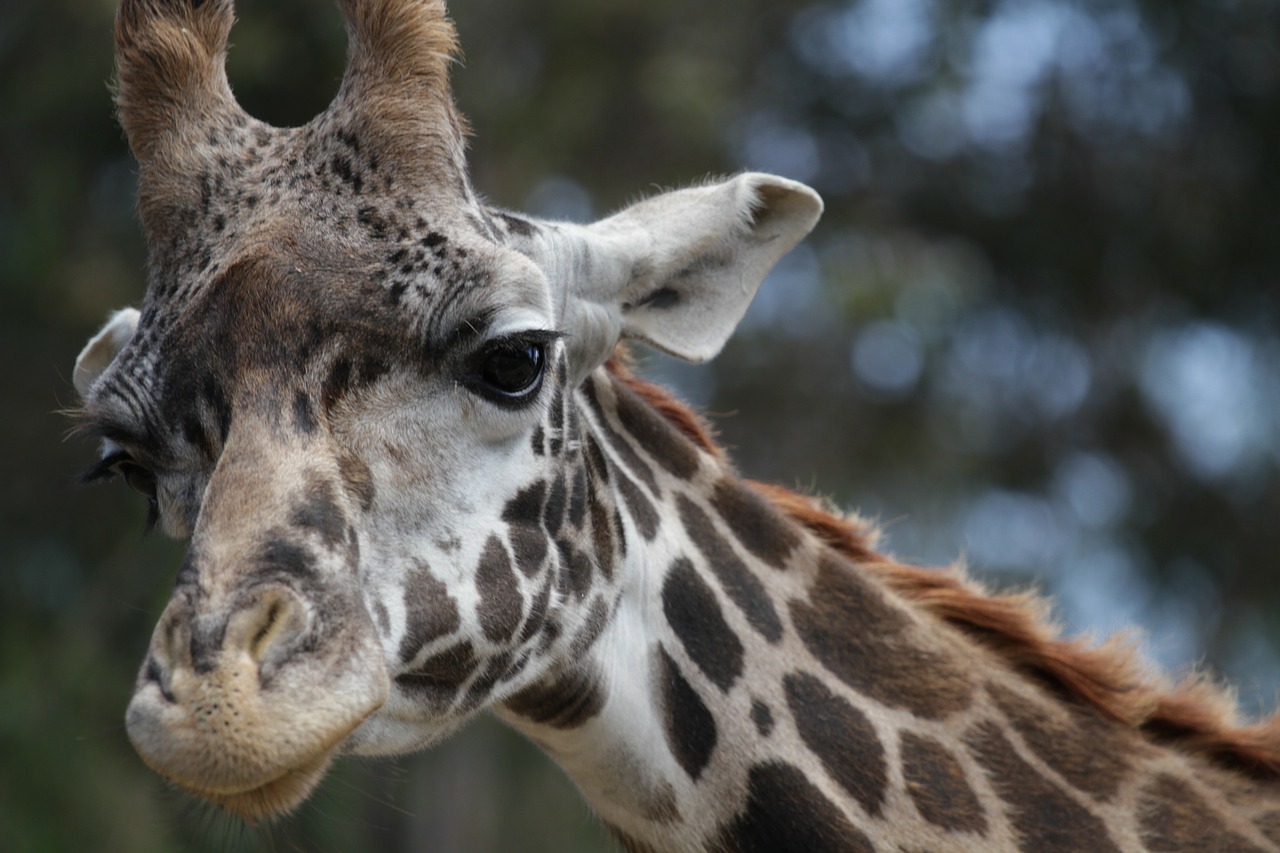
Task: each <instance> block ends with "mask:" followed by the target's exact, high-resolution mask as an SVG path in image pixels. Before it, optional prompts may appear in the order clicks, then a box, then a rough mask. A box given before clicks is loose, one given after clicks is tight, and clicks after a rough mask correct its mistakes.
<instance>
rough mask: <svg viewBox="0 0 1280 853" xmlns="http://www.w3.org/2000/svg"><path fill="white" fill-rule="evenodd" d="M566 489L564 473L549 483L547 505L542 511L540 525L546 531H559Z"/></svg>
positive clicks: (562, 520) (562, 519)
mask: <svg viewBox="0 0 1280 853" xmlns="http://www.w3.org/2000/svg"><path fill="white" fill-rule="evenodd" d="M567 489H568V487H567V486H566V484H565V479H564V473H563V472H561V473H560V474H557V475H556V478H555V480H554V481H553V482H552V483H551V489H550V490H549V491H548V492H547V505H546V507H545V508H544V509H543V515H542V523H543V525H545V526H546V528H547V530H549V531H551V532H552V533H555V532H556V531H558V530H559V529H560V525H561V524H562V523H563V522H564V506H565V500H566V499H567V497H568V495H567Z"/></svg>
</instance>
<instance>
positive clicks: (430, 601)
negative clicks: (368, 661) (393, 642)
mask: <svg viewBox="0 0 1280 853" xmlns="http://www.w3.org/2000/svg"><path fill="white" fill-rule="evenodd" d="M404 609H405V622H406V623H407V624H406V625H405V635H404V639H403V640H401V641H400V659H401V660H402V661H405V662H408V661H411V660H413V658H414V656H416V655H417V654H418V651H419V650H420V649H421V648H422V647H423V646H425V645H426V644H427V643H429V642H431V641H432V640H434V639H437V638H438V637H443V636H444V635H445V634H451V633H453V632H454V631H456V630H458V626H459V625H460V624H461V620H460V619H459V616H458V605H457V603H456V602H455V601H454V600H453V596H451V595H449V588H448V587H447V586H445V585H444V583H443V582H442V581H440V580H437V579H436V577H435V576H434V575H433V574H431V570H430V569H428V568H427V566H426V564H425V563H420V564H419V565H418V568H417V571H415V572H413V573H412V574H411V575H410V577H409V579H408V582H407V583H406V584H405V586H404Z"/></svg>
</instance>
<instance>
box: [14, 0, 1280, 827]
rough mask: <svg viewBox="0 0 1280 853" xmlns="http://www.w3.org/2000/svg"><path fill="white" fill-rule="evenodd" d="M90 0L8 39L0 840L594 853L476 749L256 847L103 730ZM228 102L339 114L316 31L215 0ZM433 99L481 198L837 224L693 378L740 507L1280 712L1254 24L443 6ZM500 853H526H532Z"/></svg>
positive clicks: (1203, 6) (794, 260)
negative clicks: (446, 59)
mask: <svg viewBox="0 0 1280 853" xmlns="http://www.w3.org/2000/svg"><path fill="white" fill-rule="evenodd" d="M114 6H115V2H114V0H92V2H84V0H79V2H74V3H73V2H70V0H45V2H43V3H36V2H34V0H18V2H10V3H7V4H2V5H0V104H2V108H3V113H2V114H3V116H4V118H3V121H0V300H2V301H0V308H2V309H3V310H0V327H2V334H0V353H3V355H4V356H5V363H6V364H7V365H9V366H10V367H9V370H8V372H7V374H6V380H5V388H6V392H7V394H6V396H7V398H8V403H7V405H6V407H5V411H6V415H5V417H4V418H0V446H3V447H4V448H5V451H4V456H3V466H4V467H3V475H4V476H3V477H0V555H3V561H2V565H3V569H4V571H3V573H0V586H2V589H0V639H2V641H3V642H2V644H0V655H3V663H4V666H3V670H2V676H0V751H2V752H3V754H4V755H5V762H4V770H3V772H0V838H3V839H4V846H5V849H14V850H18V851H25V850H33V851H44V850H70V849H77V850H79V849H107V850H156V851H161V850H188V849H190V850H205V849H244V850H252V849H272V848H283V849H319V850H361V849H386V850H397V849H406V850H407V849H434V850H441V851H448V850H467V851H482V850H490V849H501V839H510V838H513V837H518V838H520V839H522V844H525V847H524V849H529V850H534V849H545V850H557V851H568V850H605V849H612V847H611V844H610V842H608V841H607V839H605V838H604V835H603V833H602V832H601V831H600V830H599V829H598V828H597V827H596V825H595V824H594V822H593V821H592V820H591V819H590V818H589V817H588V816H587V814H586V810H585V807H583V806H582V805H581V804H579V803H578V802H576V801H575V798H574V793H573V792H572V790H571V786H570V785H569V783H568V782H567V781H566V780H564V779H563V777H561V776H560V775H559V773H558V772H557V771H555V770H554V768H552V767H551V766H550V763H549V762H546V761H545V760H543V759H541V758H540V757H539V756H538V755H537V754H536V750H535V749H534V748H533V747H531V746H530V745H528V744H526V743H524V742H523V741H521V740H520V739H518V738H516V737H515V736H513V735H511V734H509V733H506V732H505V731H504V730H501V729H500V728H499V727H497V726H495V725H492V724H488V723H485V724H481V725H477V726H474V727H472V728H471V729H470V730H469V731H468V732H467V733H464V735H463V736H461V738H460V739H458V740H456V741H453V742H450V743H449V744H445V745H444V746H442V747H440V748H438V749H436V750H433V751H431V752H429V753H427V754H426V755H423V756H418V757H413V758H409V759H405V760H402V761H400V762H398V763H395V764H390V763H379V764H364V763H355V762H349V763H347V764H345V765H344V766H343V767H342V768H341V770H340V772H339V773H338V774H336V776H335V777H334V778H333V779H331V780H330V781H329V782H328V783H326V785H325V787H324V788H323V789H322V791H321V794H320V796H319V797H318V798H317V799H316V800H315V801H313V803H312V804H310V805H308V806H307V807H305V808H304V809H303V810H302V812H301V813H300V814H299V815H298V816H297V817H296V818H293V819H291V820H290V821H287V822H285V823H284V824H282V825H280V826H278V827H275V828H270V829H267V830H258V831H250V830H247V829H244V828H242V827H237V826H236V825H235V824H234V823H233V822H231V821H229V820H226V819H220V818H217V817H210V816H208V815H207V814H206V813H204V812H202V811H201V810H200V809H198V808H195V809H193V807H192V806H190V805H189V804H188V803H187V801H186V800H185V799H183V798H181V797H179V796H178V795H171V794H169V793H167V792H166V790H165V788H164V786H163V784H162V783H160V782H159V781H158V780H157V779H156V778H155V777H154V775H153V774H151V773H150V772H149V771H147V770H146V769H145V768H143V767H142V765H141V763H140V762H139V761H138V760H137V759H136V758H135V757H134V756H133V753H132V751H131V749H130V748H129V745H128V743H127V740H126V738H125V737H124V732H123V726H122V725H121V721H120V717H121V713H122V710H123V708H124V704H125V701H126V697H127V694H128V690H129V685H130V683H131V681H132V678H133V673H134V668H135V667H136V665H137V658H138V655H139V652H140V650H141V649H143V648H144V646H145V643H146V638H147V636H148V633H149V632H150V630H151V627H152V625H153V623H154V619H155V616H156V614H157V613H158V611H159V609H160V607H161V606H162V604H163V601H164V598H165V596H166V593H167V587H168V585H169V584H170V583H171V580H172V576H173V573H174V571H175V570H176V567H177V565H178V563H179V560H180V555H181V546H180V544H175V543H168V542H164V541H160V540H146V541H144V542H141V543H140V542H139V540H138V533H137V531H138V530H140V528H141V517H142V508H141V507H139V506H136V505H135V504H134V503H133V502H131V501H129V500H128V498H127V497H126V496H125V495H124V493H123V490H115V489H111V488H110V487H108V488H104V489H77V488H75V487H74V486H73V481H74V474H75V471H76V470H77V469H78V468H79V467H82V466H84V465H85V464H87V463H88V462H89V461H90V459H91V457H92V453H93V449H92V448H90V447H88V446H86V445H85V443H84V442H82V441H79V440H75V441H69V442H64V441H63V440H62V439H63V436H64V435H65V434H66V432H67V429H68V426H69V422H68V421H67V420H66V419H65V418H62V417H61V416H60V415H59V414H58V413H57V411H56V410H57V409H59V408H60V407H65V406H69V405H72V404H73V402H74V400H73V395H72V392H71V390H70V387H69V381H68V376H69V373H70V364H71V361H72V359H73V358H74V356H75V353H76V352H77V351H78V348H79V346H80V344H81V343H82V342H83V340H84V339H85V338H86V337H87V335H88V334H90V333H91V332H92V330H93V329H94V327H95V326H96V325H97V323H99V322H100V321H101V319H102V317H103V316H104V315H105V313H106V311H107V310H108V309H110V308H112V307H115V306H117V305H121V304H126V303H129V302H135V301H136V300H137V299H138V298H139V297H140V295H141V288H142V286H143V281H144V271H143V254H142V248H141V242H140V237H139V235H138V232H137V228H136V224H135V223H134V221H133V201H132V195H133V189H134V173H133V165H132V161H131V160H130V158H129V156H128V153H127V150H126V149H125V146H124V143H123V141H122V139H121V136H120V133H119V131H118V129H117V127H116V126H115V124H114V123H113V121H112V118H111V108H110V102H109V96H108V92H107V85H106V83H107V81H108V80H109V78H110V74H111V53H110V52H111V35H110V32H111V17H112V14H113V12H114ZM239 11H240V14H241V17H242V22H241V24H240V25H239V26H238V27H237V29H236V31H235V33H234V34H233V45H234V46H233V50H232V54H231V59H230V63H229V73H230V76H231V80H232V84H233V87H234V88H235V90H236V91H237V94H238V96H239V97H240V99H241V100H242V102H243V103H244V104H245V106H246V107H247V108H248V109H249V110H250V111H251V112H253V113H254V114H256V115H258V116H259V117H261V118H263V119H265V120H267V121H271V122H273V123H276V124H297V123H301V122H304V121H306V120H307V119H308V118H309V117H310V116H311V115H313V114H314V113H315V112H317V111H319V110H320V109H321V108H323V106H324V104H325V103H327V101H328V99H329V98H330V97H331V96H332V94H333V92H334V91H335V90H336V88H337V82H338V80H339V79H340V76H341V70H342V64H343V56H342V53H343V41H342V32H341V27H340V24H339V18H338V16H337V13H336V11H335V10H334V9H333V8H331V7H330V5H328V4H325V3H320V4H318V5H317V3H316V2H315V0H306V2H303V0H276V2H272V3H264V2H258V0H242V2H241V3H240V5H239ZM453 13H454V15H455V17H456V20H457V22H458V25H459V29H460V31H461V36H462V42H463V45H464V47H465V49H466V51H467V57H466V61H465V63H464V64H462V65H461V66H460V67H459V68H458V69H457V72H456V88H457V93H458V98H459V101H460V104H461V107H462V109H463V111H464V112H466V113H467V114H468V115H469V116H470V117H471V119H472V122H473V125H474V127H475V131H476V135H475V140H474V148H473V155H472V162H473V169H474V173H475V178H476V181H477V183H478V185H479V186H480V188H481V189H482V190H483V191H484V192H486V193H487V194H488V195H489V196H490V197H491V198H492V199H493V200H494V201H495V202H497V203H500V204H503V205H508V206H512V207H518V208H526V209H529V210H531V211H532V212H535V213H541V214H544V215H551V216H559V217H564V218H571V219H577V218H586V217H589V216H595V215H601V214H604V213H606V212H608V211H609V210H610V209H612V208H614V207H616V206H618V205H620V204H621V203H623V202H624V201H625V200H627V199H628V198H631V197H633V196H634V195H635V194H637V193H639V192H643V191H645V190H647V189H648V188H650V187H652V186H654V185H676V184H681V183H686V182H688V181H690V180H696V179H697V178H699V177H700V176H702V175H705V174H708V173H716V172H728V171H732V170H735V169H738V168H746V167H749V168H762V169H767V170H772V171H778V172H780V173H783V174H786V175H789V176H791V177H794V178H797V179H800V180H804V181H807V182H809V183H811V184H812V185H814V186H815V187H816V188H817V189H818V190H819V191H820V192H822V194H823V195H824V197H825V198H826V200H827V203H828V211H827V215H826V218H825V219H824V221H823V223H822V224H821V225H820V227H819V230H818V231H817V232H816V233H815V235H814V236H813V238H812V239H811V240H810V241H809V242H808V243H807V244H806V245H805V246H803V247H802V248H801V249H799V250H797V251H796V252H795V253H793V254H792V255H791V256H790V257H789V258H788V259H787V260H786V261H785V262H784V263H783V264H782V265H781V266H780V268H779V269H778V270H777V272H776V273H775V275H773V276H772V277H771V280H770V281H769V282H767V283H766V285H765V288H764V289H763V291H762V293H761V295H760V297H759V299H758V300H757V303H756V304H755V305H754V306H753V308H752V310H751V313H750V314H749V315H748V317H747V318H746V321H745V322H744V324H743V328H742V329H741V331H740V333H739V335H738V336H737V337H736V338H735V339H734V340H733V341H732V342H731V344H730V346H729V348H728V350H727V351H726V352H725V354H724V355H723V356H722V357H721V358H720V359H719V360H717V361H716V362H714V363H713V364H712V365H710V366H705V367H699V368H690V367H687V366H683V365H677V364H673V363H670V362H669V361H665V360H662V359H656V358H655V359H653V360H651V361H650V362H649V367H650V369H651V371H652V372H653V373H655V374H656V375H659V376H661V377H664V378H666V379H667V380H668V381H670V382H672V383H674V384H676V385H677V386H678V387H679V388H680V389H681V390H682V391H683V392H684V393H685V395H686V396H688V397H689V398H690V399H691V400H693V401H694V402H695V403H697V404H698V405H699V406H701V407H703V408H705V409H707V410H709V411H711V412H713V413H721V414H722V416H720V417H718V418H717V423H718V425H719V428H720V430H721V435H722V438H723V439H724V441H725V443H726V444H728V445H729V446H730V447H731V448H732V449H733V450H734V452H735V455H736V457H737V459H738V460H739V462H740V464H741V467H742V469H743V471H744V472H745V473H746V474H748V475H751V476H756V477H760V478H763V479H772V480H779V481H782V482H784V483H787V484H799V485H800V486H801V487H803V488H806V489H810V490H816V491H818V492H821V493H825V494H829V495H831V496H832V497H833V498H835V499H836V500H837V501H838V502H839V503H840V504H842V505H845V506H849V507H855V506H856V507H861V508H862V509H863V510H864V511H866V512H868V513H870V514H872V515H874V516H876V517H879V518H881V519H883V520H884V521H885V523H886V528H887V540H888V544H889V546H890V547H891V548H892V549H894V550H895V551H897V552H898V553H900V554H902V555H903V556H904V557H907V558H912V559H918V560H923V561H930V562H938V563H943V562H949V561H951V560H954V559H955V558H957V556H960V555H962V554H963V555H966V556H967V558H968V559H969V561H970V562H971V563H972V564H973V565H974V568H975V572H977V573H979V574H981V575H982V576H984V577H988V578H992V579H993V580H994V581H998V582H1000V583H1015V584H1025V583H1028V582H1031V581H1033V580H1035V581H1036V582H1037V583H1039V584H1040V585H1041V586H1043V587H1044V588H1045V589H1046V590H1048V591H1050V592H1052V593H1054V594H1055V595H1056V597H1057V599H1058V603H1059V613H1060V615H1061V617H1062V618H1063V619H1064V620H1065V621H1066V622H1067V624H1068V625H1069V626H1070V627H1071V628H1072V629H1073V630H1093V631H1097V632H1107V631H1110V630H1112V629H1115V628H1117V627H1120V626H1123V625H1130V624H1133V625H1141V626H1144V627H1145V628H1146V629H1147V630H1148V631H1149V646H1150V648H1151V651H1152V653H1153V654H1154V655H1155V656H1156V657H1157V659H1159V660H1160V661H1161V662H1163V663H1164V664H1166V665H1168V666H1171V667H1183V666H1186V665H1188V664H1189V663H1190V662H1192V661H1195V660H1197V659H1198V658H1199V657H1200V656H1201V655H1202V654H1205V655H1206V657H1207V660H1208V662H1209V663H1210V664H1212V665H1213V666H1214V667H1215V668H1216V669H1218V670H1219V671H1221V672H1223V673H1225V674H1226V675H1228V676H1229V677H1230V678H1231V679H1232V680H1233V681H1235V682H1237V683H1239V684H1240V685H1241V689H1242V695H1243V697H1244V699H1245V704H1246V707H1247V708H1249V709H1254V710H1257V709H1261V708H1264V707H1270V705H1271V704H1272V698H1273V696H1274V695H1275V693H1276V688H1277V685H1278V684H1280V675H1278V672H1280V665H1278V664H1277V653H1276V649H1277V647H1278V638H1277V633H1276V631H1277V629H1276V627H1275V626H1276V625H1277V624H1280V621H1278V620H1277V618H1276V617H1277V614H1278V613H1280V584H1277V582H1276V579H1275V576H1274V573H1273V572H1271V571H1270V566H1271V562H1272V561H1273V559H1274V556H1273V555H1274V554H1275V553H1277V551H1278V550H1280V524H1277V520H1280V477H1278V476H1277V469H1278V467H1280V332H1278V329H1280V323H1278V322H1277V320H1278V319H1280V318H1278V316H1277V314H1278V312H1280V306H1278V302H1280V281H1277V278H1278V277H1280V272H1278V271H1280V263H1278V261H1280V241H1278V240H1276V239H1275V235H1276V234H1277V233H1280V166H1277V164H1276V161H1275V159H1274V157H1273V156H1270V155H1271V154H1272V152H1274V151H1276V150H1280V39H1277V36H1276V34H1277V33H1280V6H1277V5H1276V4H1274V3H1266V2H1257V0H1238V2H1231V3H1223V2H1211V0H1187V2H1181V3H1176V4H1170V3H1166V2H1157V0H990V2H983V3H962V2H959V0H830V2H821V0H809V2H801V1H800V0H796V2H790V3H765V2H761V0H736V1H735V2H728V0H711V1H710V2H706V3H701V4H689V3H677V2H674V0H649V2H644V3H642V2H639V0H607V2H587V0H535V2H525V3H514V2H511V0H473V2H469V3H466V4H462V3H458V4H457V8H455V9H454V10H453ZM526 842H527V844H526Z"/></svg>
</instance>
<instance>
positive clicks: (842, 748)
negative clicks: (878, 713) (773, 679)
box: [782, 673, 889, 817]
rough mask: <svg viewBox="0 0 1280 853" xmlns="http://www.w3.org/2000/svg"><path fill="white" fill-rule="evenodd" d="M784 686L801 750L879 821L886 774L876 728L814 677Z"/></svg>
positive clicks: (790, 679)
mask: <svg viewBox="0 0 1280 853" xmlns="http://www.w3.org/2000/svg"><path fill="white" fill-rule="evenodd" d="M782 686H783V689H784V690H785V691H786V694H787V705H788V706H789V707H790V708H791V716H792V718H793V719H794V720H795V723H796V730H797V731H798V732H799V733H800V739H801V740H803V741H804V744H805V746H807V747H808V748H809V751H810V752H812V753H813V754H814V755H816V756H817V757H818V760H819V761H821V762H822V766H823V767H824V768H825V769H826V771H827V775H828V776H830V777H831V778H832V779H834V780H836V782H838V783H839V784H840V787H842V788H844V789H845V790H846V791H848V792H849V794H850V796H852V797H853V798H854V799H855V800H857V801H858V804H859V805H861V806H862V808H863V810H864V811H866V813H867V814H869V815H871V816H872V817H878V816H879V815H880V807H881V806H882V805H883V804H884V797H885V789H886V788H887V787H888V782H889V770H888V766H887V764H886V763H885V757H884V747H883V746H881V745H880V738H878V737H877V736H876V730H875V726H873V725H871V721H870V720H868V719H867V718H866V715H864V714H863V713H862V712H861V711H859V710H858V709H857V708H855V707H853V706H852V705H850V704H849V703H848V702H846V701H845V700H844V699H842V698H840V697H839V696H837V695H835V694H834V693H832V692H831V691H830V690H828V689H827V688H826V686H824V685H823V684H822V682H821V681H819V680H818V679H816V678H814V677H813V676H812V675H808V674H806V673H792V674H791V675H788V676H787V677H786V678H784V679H783V680H782Z"/></svg>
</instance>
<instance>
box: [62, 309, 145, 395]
mask: <svg viewBox="0 0 1280 853" xmlns="http://www.w3.org/2000/svg"><path fill="white" fill-rule="evenodd" d="M137 328H138V310H137V309H136V308H123V309H121V310H119V311H116V312H114V313H113V314H112V315H111V316H110V317H109V318H108V319H107V322H106V324H105V325H104V326H103V327H102V328H101V329H99V330H98V333H97V334H96V335H94V336H93V337H92V338H90V339H89V343H87V344H85V347H84V349H82V350H81V351H80V355H79V356H77V357H76V366H75V369H74V370H73V371H72V372H71V383H72V384H73V385H74V386H75V388H76V393H77V394H79V395H80V398H81V399H88V397H89V390H90V389H91V388H93V383H95V382H97V381H98V378H99V377H100V376H102V374H103V373H105V372H106V370H107V368H108V367H110V366H111V362H113V361H115V358H116V356H117V355H119V354H120V350H122V349H124V348H125V345H126V344H128V343H129V341H130V339H131V338H133V333H134V330H136V329H137Z"/></svg>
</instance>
